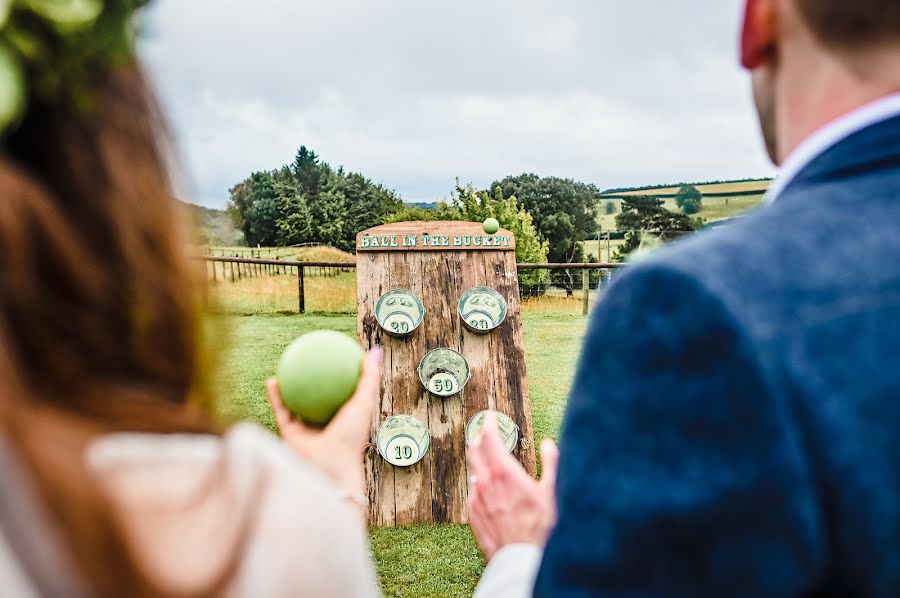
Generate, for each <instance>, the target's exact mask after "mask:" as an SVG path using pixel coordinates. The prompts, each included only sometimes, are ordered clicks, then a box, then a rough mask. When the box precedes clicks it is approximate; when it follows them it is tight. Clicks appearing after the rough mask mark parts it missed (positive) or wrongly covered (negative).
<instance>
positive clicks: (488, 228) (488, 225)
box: [482, 218, 500, 235]
mask: <svg viewBox="0 0 900 598" xmlns="http://www.w3.org/2000/svg"><path fill="white" fill-rule="evenodd" d="M482 226H484V232H486V233H487V234H489V235H493V234H494V233H496V232H497V231H498V230H500V223H499V222H497V219H496V218H488V219H487V220H485V221H484V224H483V225H482Z"/></svg>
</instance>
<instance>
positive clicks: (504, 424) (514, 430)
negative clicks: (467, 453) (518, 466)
mask: <svg viewBox="0 0 900 598" xmlns="http://www.w3.org/2000/svg"><path fill="white" fill-rule="evenodd" d="M491 412H493V413H494V414H495V415H496V416H497V427H498V428H500V438H501V439H502V440H503V446H504V447H506V450H507V451H509V452H510V453H511V452H513V451H514V450H516V444H517V443H518V442H519V426H517V425H516V422H514V421H513V420H512V418H511V417H509V416H508V415H506V414H505V413H500V412H499V411H493V410H488V411H479V412H478V413H476V414H475V415H473V416H472V419H470V420H469V423H468V424H466V446H471V444H472V442H474V441H475V439H476V438H477V437H478V435H479V434H481V429H482V428H483V427H484V416H485V415H487V414H488V413H491Z"/></svg>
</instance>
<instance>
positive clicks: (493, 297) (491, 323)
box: [456, 287, 509, 334]
mask: <svg viewBox="0 0 900 598" xmlns="http://www.w3.org/2000/svg"><path fill="white" fill-rule="evenodd" d="M456 311H457V312H458V313H459V318H460V320H462V323H463V326H465V327H466V329H468V330H469V331H470V332H474V333H475V334H488V333H490V332H492V331H493V330H495V329H497V327H499V326H500V324H502V323H503V322H504V320H506V314H507V312H508V311H509V305H508V304H507V303H506V299H504V298H503V296H502V295H501V294H500V293H498V292H497V290H496V289H492V288H491V287H473V288H471V289H469V290H468V291H466V292H465V293H463V296H462V297H460V299H459V303H457V306H456Z"/></svg>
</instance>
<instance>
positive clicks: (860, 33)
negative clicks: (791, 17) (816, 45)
mask: <svg viewBox="0 0 900 598" xmlns="http://www.w3.org/2000/svg"><path fill="white" fill-rule="evenodd" d="M796 2H797V7H798V8H799V9H800V14H801V15H803V18H804V19H806V22H807V23H808V24H809V26H810V27H811V28H812V30H813V33H815V34H816V36H817V37H818V38H819V39H820V40H821V41H822V42H823V43H825V44H826V45H829V46H835V47H842V48H846V49H856V48H860V47H863V46H867V45H870V44H874V43H883V42H886V41H891V40H897V41H900V2H898V0H796Z"/></svg>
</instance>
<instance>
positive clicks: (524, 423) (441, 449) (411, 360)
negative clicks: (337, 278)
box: [357, 222, 536, 526]
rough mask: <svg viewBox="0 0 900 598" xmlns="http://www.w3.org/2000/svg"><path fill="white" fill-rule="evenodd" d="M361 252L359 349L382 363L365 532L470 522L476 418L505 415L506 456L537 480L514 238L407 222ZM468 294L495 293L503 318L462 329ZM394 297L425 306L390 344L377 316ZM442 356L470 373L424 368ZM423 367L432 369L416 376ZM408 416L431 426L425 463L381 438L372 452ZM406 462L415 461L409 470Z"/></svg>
mask: <svg viewBox="0 0 900 598" xmlns="http://www.w3.org/2000/svg"><path fill="white" fill-rule="evenodd" d="M426 237H427V242H426V241H425V238H426ZM485 237H487V238H490V239H491V240H490V241H489V242H485V240H484V238H485ZM412 238H414V239H415V242H414V243H413V241H412V240H411V239H412ZM457 238H459V239H458V240H459V243H457ZM476 238H477V239H479V240H478V242H477V244H476V241H475V239H476ZM498 239H499V241H498ZM504 239H505V240H504ZM376 240H377V241H376ZM357 248H358V250H359V253H358V255H357V277H358V316H357V318H358V320H357V326H358V333H359V338H360V341H361V342H362V344H363V346H364V347H365V348H367V349H370V348H372V347H374V346H376V345H378V346H382V347H383V348H384V353H385V357H384V363H383V365H382V391H381V395H380V398H379V409H378V410H377V413H376V416H375V418H374V419H373V421H372V443H371V449H370V450H369V451H368V452H367V455H366V475H367V481H368V494H369V509H370V510H369V518H370V521H371V523H372V524H374V525H380V526H394V525H409V524H417V523H466V522H467V517H466V511H465V501H466V496H467V493H468V481H467V480H468V477H467V474H466V460H465V448H466V425H467V423H468V422H470V420H472V418H473V417H474V416H476V415H477V414H479V413H481V412H482V411H484V410H487V409H492V410H495V411H498V412H500V413H502V414H505V415H507V416H509V418H510V419H511V420H512V421H513V422H514V423H515V426H517V427H518V432H519V433H518V438H517V440H516V443H515V446H514V448H513V451H512V452H513V454H514V455H515V456H516V458H518V459H519V461H520V462H521V463H522V464H523V465H524V466H525V468H526V470H527V471H528V472H529V473H530V474H531V475H535V469H536V467H535V452H534V432H533V429H532V424H531V403H530V400H529V396H528V384H527V380H526V371H525V347H524V341H523V338H522V317H521V309H520V300H519V283H518V275H517V271H516V256H515V251H514V249H515V236H514V235H513V234H512V233H511V232H509V231H506V230H502V229H501V230H500V231H498V232H497V233H496V234H495V235H485V234H484V230H483V229H482V226H481V225H480V224H477V223H468V222H406V223H398V224H389V225H385V226H380V227H376V228H373V229H370V230H367V231H364V232H362V233H360V234H359V235H358V236H357ZM475 287H488V288H491V289H495V290H496V291H497V293H499V295H500V297H502V299H503V300H504V301H505V302H506V308H507V310H506V315H505V318H504V319H503V320H502V322H501V323H500V324H499V325H498V326H497V327H496V328H495V329H493V330H490V331H488V332H487V333H485V331H484V330H478V331H472V330H470V328H467V327H466V325H465V324H464V323H463V322H462V320H461V318H460V315H459V313H458V309H459V303H460V299H461V298H463V296H464V295H465V294H466V292H467V291H469V290H470V289H473V288H475ZM396 289H403V290H406V291H410V292H411V293H412V294H414V295H415V296H416V297H418V298H419V299H420V300H421V302H422V304H423V307H424V314H425V316H424V319H423V320H422V322H421V323H420V324H419V325H418V327H416V328H415V329H414V330H413V331H412V332H411V333H410V334H408V335H406V336H402V335H396V334H388V332H387V331H386V330H385V329H384V328H383V327H382V326H381V325H379V322H378V318H377V314H376V305H377V304H378V302H379V299H380V298H381V297H382V296H384V295H385V294H386V293H388V292H390V291H393V290H396ZM437 349H450V350H451V351H454V352H457V353H459V354H460V355H462V357H463V358H464V360H465V364H466V366H467V370H468V372H467V374H464V373H461V372H453V371H451V370H453V367H446V368H437V369H435V368H433V367H431V366H430V365H429V363H430V361H429V362H428V363H426V364H423V360H424V358H425V357H426V355H429V354H430V353H432V352H433V351H435V350H437ZM447 355H450V354H449V353H448V354H447ZM420 364H423V365H424V366H425V367H424V370H427V371H423V372H422V374H421V376H420V371H419V369H420V368H419V366H420ZM422 376H424V377H427V378H428V380H427V381H425V382H423V380H422ZM460 378H462V379H460ZM426 384H428V385H429V387H428V388H426ZM459 388H461V389H462V390H459ZM448 393H449V394H448ZM440 395H447V396H440ZM404 415H405V416H412V417H413V418H415V419H416V420H418V421H419V422H422V424H424V425H425V426H426V427H427V430H428V433H429V435H430V441H429V442H428V443H427V452H425V453H424V454H423V455H417V454H416V453H415V451H413V450H412V448H406V447H407V445H410V446H411V444H410V442H408V441H407V440H403V441H396V442H394V443H393V444H390V440H385V439H384V438H382V444H384V445H385V446H384V447H382V448H381V449H378V448H376V446H377V438H376V436H377V433H378V431H379V429H381V427H382V425H383V424H384V423H385V422H388V421H389V420H391V418H394V417H396V416H404ZM391 421H397V420H391ZM398 430H399V427H398ZM397 433H398V434H400V433H401V432H397ZM402 434H403V435H407V436H413V435H412V434H411V433H407V432H402ZM382 436H384V432H382ZM404 442H405V443H406V444H404ZM389 444H390V451H394V452H397V451H398V447H399V452H397V454H394V453H392V452H390V451H388V445H389ZM420 445H421V446H425V445H424V444H421V443H420ZM380 451H388V456H389V457H390V460H391V461H394V462H395V463H398V464H400V465H392V464H391V463H390V462H388V459H387V458H386V457H385V455H383V454H381V452H380ZM404 451H406V452H407V453H409V454H410V455H412V456H411V457H409V458H408V459H407V455H406V454H405V453H404ZM416 457H421V458H419V459H418V460H415V458H416ZM414 460H415V462H413V461H414ZM405 463H411V465H409V466H403V464H405Z"/></svg>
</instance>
